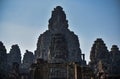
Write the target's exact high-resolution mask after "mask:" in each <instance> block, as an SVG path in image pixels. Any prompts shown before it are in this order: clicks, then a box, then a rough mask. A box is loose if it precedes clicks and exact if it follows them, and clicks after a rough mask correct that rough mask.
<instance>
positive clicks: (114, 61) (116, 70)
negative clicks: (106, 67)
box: [110, 45, 120, 74]
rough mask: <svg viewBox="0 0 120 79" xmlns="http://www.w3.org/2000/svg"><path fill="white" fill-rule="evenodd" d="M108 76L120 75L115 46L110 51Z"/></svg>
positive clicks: (117, 53)
mask: <svg viewBox="0 0 120 79" xmlns="http://www.w3.org/2000/svg"><path fill="white" fill-rule="evenodd" d="M110 60H111V65H110V74H120V50H119V48H118V47H117V45H113V46H112V48H111V51H110Z"/></svg>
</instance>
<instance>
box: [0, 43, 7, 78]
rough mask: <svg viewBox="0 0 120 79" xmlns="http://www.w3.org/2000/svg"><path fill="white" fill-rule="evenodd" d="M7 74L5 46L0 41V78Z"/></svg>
mask: <svg viewBox="0 0 120 79" xmlns="http://www.w3.org/2000/svg"><path fill="white" fill-rule="evenodd" d="M6 75H7V53H6V48H5V46H4V45H3V43H2V42H1V41H0V79H4V78H6Z"/></svg>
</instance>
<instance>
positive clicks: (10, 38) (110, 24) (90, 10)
mask: <svg viewBox="0 0 120 79" xmlns="http://www.w3.org/2000/svg"><path fill="white" fill-rule="evenodd" d="M56 6H62V7H63V10H64V11H65V13H66V17H67V20H68V23H69V29H70V30H71V31H74V33H75V34H76V35H78V37H79V41H80V48H81V50H82V53H85V58H86V60H87V61H89V54H90V50H91V47H92V44H93V43H94V41H95V40H96V38H102V39H103V40H104V42H105V44H106V46H107V47H108V50H109V51H110V48H111V46H112V45H113V44H115V45H118V47H119V48H120V0H69V1H68V0H0V41H2V42H3V43H4V45H5V47H6V49H7V53H8V52H9V50H10V48H11V45H13V44H18V45H19V47H20V49H21V53H22V55H23V54H24V53H25V50H26V49H28V50H30V51H32V52H34V50H35V49H36V44H37V40H38V37H39V35H40V34H42V33H43V32H44V31H46V30H47V29H48V20H49V18H50V17H51V11H52V10H53V9H54V8H55V7H56Z"/></svg>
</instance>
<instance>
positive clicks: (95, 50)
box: [89, 38, 110, 75]
mask: <svg viewBox="0 0 120 79" xmlns="http://www.w3.org/2000/svg"><path fill="white" fill-rule="evenodd" d="M109 56H110V54H109V51H108V50H107V47H106V45H105V43H104V41H103V40H102V39H101V38H98V39H97V40H96V41H95V42H94V44H93V46H92V48H91V52H90V60H91V61H90V63H89V66H90V67H91V68H92V69H93V70H94V73H95V74H96V75H97V74H98V73H101V72H105V73H106V72H108V69H107V66H109V64H110V61H109V59H110V57H109Z"/></svg>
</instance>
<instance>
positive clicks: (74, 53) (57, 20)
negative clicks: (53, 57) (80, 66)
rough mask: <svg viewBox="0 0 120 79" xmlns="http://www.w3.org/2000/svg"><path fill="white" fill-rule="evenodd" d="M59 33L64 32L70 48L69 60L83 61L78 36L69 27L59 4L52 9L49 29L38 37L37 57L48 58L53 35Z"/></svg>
mask: <svg viewBox="0 0 120 79" xmlns="http://www.w3.org/2000/svg"><path fill="white" fill-rule="evenodd" d="M57 33H59V34H62V35H63V36H64V38H65V40H66V46H67V48H68V61H69V62H82V59H81V50H80V45H79V40H78V37H77V35H75V34H74V33H73V32H72V31H70V30H69V29H68V21H67V20H66V15H65V13H64V11H63V9H62V8H61V7H60V6H57V7H56V8H55V9H54V11H52V16H51V18H50V20H49V25H48V30H47V31H46V32H44V33H43V34H41V35H40V36H39V38H38V42H37V49H36V51H35V56H36V58H43V59H44V60H48V52H49V47H50V43H51V41H52V40H51V39H52V35H53V34H57Z"/></svg>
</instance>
